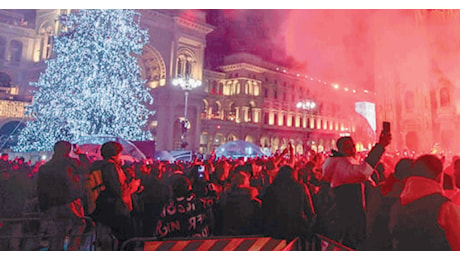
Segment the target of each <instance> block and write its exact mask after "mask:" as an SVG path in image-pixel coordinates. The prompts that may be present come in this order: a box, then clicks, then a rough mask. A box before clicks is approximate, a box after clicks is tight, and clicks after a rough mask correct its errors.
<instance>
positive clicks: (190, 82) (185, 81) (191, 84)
mask: <svg viewBox="0 0 460 260" xmlns="http://www.w3.org/2000/svg"><path fill="white" fill-rule="evenodd" d="M172 84H173V85H174V86H180V87H181V88H182V90H183V91H184V92H185V106H184V119H183V120H181V125H182V135H181V147H182V148H185V147H186V146H187V144H188V143H187V129H188V127H189V125H190V122H189V121H188V120H187V107H188V94H189V92H190V90H192V89H195V88H197V87H199V86H201V81H200V80H196V79H193V78H190V77H185V78H183V77H178V78H174V79H173V80H172Z"/></svg>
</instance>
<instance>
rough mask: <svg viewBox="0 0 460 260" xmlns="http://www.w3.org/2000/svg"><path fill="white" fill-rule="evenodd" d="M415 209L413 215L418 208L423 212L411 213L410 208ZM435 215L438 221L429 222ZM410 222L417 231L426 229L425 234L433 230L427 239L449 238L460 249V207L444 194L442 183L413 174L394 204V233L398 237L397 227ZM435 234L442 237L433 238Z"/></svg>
mask: <svg viewBox="0 0 460 260" xmlns="http://www.w3.org/2000/svg"><path fill="white" fill-rule="evenodd" d="M411 209H412V211H409V212H412V214H413V212H414V211H413V210H414V209H417V210H418V212H420V213H419V214H417V215H414V214H413V215H407V212H408V210H411ZM436 211H438V213H436ZM432 215H433V216H434V219H435V220H434V221H431V220H430V221H428V220H429V218H430V216H432ZM407 218H410V219H407ZM408 222H409V223H410V225H411V226H412V227H415V228H416V229H415V230H412V231H413V232H419V231H423V232H425V233H424V234H428V233H427V232H432V233H429V234H430V237H427V238H426V239H433V240H434V241H443V240H445V241H446V242H447V243H448V245H449V246H450V249H451V250H454V251H458V250H460V209H459V208H458V207H457V206H456V205H455V204H454V203H453V202H452V201H450V200H449V199H448V198H446V197H445V196H444V193H443V189H442V187H441V184H440V183H439V182H436V181H434V180H431V179H428V178H424V177H420V176H411V177H409V178H408V179H407V181H406V184H405V187H404V189H403V191H402V193H401V195H400V199H399V201H398V202H396V204H395V205H394V206H393V208H392V211H391V215H390V225H389V227H390V230H391V231H392V233H393V236H395V234H394V233H395V230H397V229H398V228H400V227H401V225H406V224H402V223H408ZM433 222H436V223H433ZM403 228H406V227H403ZM405 230H407V229H405ZM404 235H407V234H404ZM432 235H437V236H438V237H431V236H432ZM396 236H398V235H396ZM418 238H420V236H419V237H418ZM418 238H417V239H418ZM431 244H432V243H431ZM415 246H417V245H415ZM430 249H431V245H430V247H424V248H420V249H414V250H430ZM408 250H412V249H408ZM435 250H436V249H435ZM441 250H442V249H441Z"/></svg>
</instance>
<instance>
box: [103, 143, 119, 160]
mask: <svg viewBox="0 0 460 260" xmlns="http://www.w3.org/2000/svg"><path fill="white" fill-rule="evenodd" d="M121 151H123V146H121V144H120V143H118V142H113V141H110V142H106V143H104V144H103V145H102V147H101V156H102V158H104V159H105V160H108V159H110V158H112V157H114V156H116V155H118V154H119V153H121Z"/></svg>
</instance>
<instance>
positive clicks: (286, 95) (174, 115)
mask: <svg viewBox="0 0 460 260" xmlns="http://www.w3.org/2000/svg"><path fill="white" fill-rule="evenodd" d="M69 11H70V10H35V12H34V13H33V14H34V15H33V17H34V19H33V20H32V21H27V20H26V19H25V17H26V15H24V14H20V13H17V12H12V11H9V10H0V76H1V77H0V85H2V86H0V91H1V94H2V96H1V97H0V98H1V100H0V101H1V102H0V132H1V129H3V130H4V131H3V132H2V134H3V135H4V136H6V137H5V138H7V136H8V134H9V133H11V128H19V127H16V126H18V123H20V124H23V122H24V120H27V119H25V118H24V106H25V105H26V104H28V103H29V102H31V100H32V94H31V92H30V90H31V87H30V86H29V82H34V81H36V80H37V79H38V77H39V73H40V72H43V71H44V70H45V64H44V60H46V59H48V58H50V57H51V54H52V37H51V36H52V35H55V34H56V33H57V32H58V31H59V23H58V22H57V20H56V18H57V16H58V15H59V14H60V13H63V12H69ZM138 11H139V12H140V13H141V26H142V27H143V28H146V29H148V32H149V34H150V41H149V43H148V44H147V45H146V46H145V47H144V51H143V54H142V56H141V57H139V65H140V66H141V68H142V76H143V78H144V79H146V82H147V83H146V87H148V88H149V89H150V91H151V94H152V96H153V97H154V102H153V104H152V105H151V106H150V107H149V109H151V110H154V111H155V115H154V116H153V118H152V119H151V120H150V122H149V123H148V126H147V127H148V129H149V130H150V131H151V132H152V134H153V136H154V139H155V142H156V149H157V150H175V149H179V148H180V144H181V139H180V136H181V131H182V125H181V123H180V122H181V120H183V119H184V113H185V112H187V119H188V120H189V122H190V124H189V126H188V130H187V142H188V146H187V147H186V149H188V150H193V151H196V152H200V153H209V152H210V151H212V150H213V149H214V148H216V147H217V146H219V145H220V144H223V143H225V142H228V141H231V140H236V139H239V140H246V141H249V142H252V143H254V144H257V145H260V146H261V147H263V148H264V149H267V150H269V151H271V152H275V151H276V150H281V149H284V148H285V147H286V146H287V145H288V143H289V142H292V143H293V144H294V146H295V150H296V151H297V152H298V153H304V152H305V151H306V150H307V149H314V150H316V151H323V150H328V149H331V148H335V140H336V139H337V138H338V137H339V136H341V135H352V136H354V137H355V140H356V141H357V143H358V149H359V150H363V149H368V148H369V147H370V146H371V145H372V144H373V143H374V142H375V129H374V130H373V129H371V127H370V124H369V123H368V122H367V121H366V120H365V119H364V117H363V116H361V115H359V114H358V113H356V111H355V104H356V102H361V101H366V102H371V103H373V102H374V98H375V95H374V93H372V92H370V91H362V90H359V91H358V90H355V89H351V88H350V89H348V88H344V87H340V89H339V84H335V83H332V82H326V81H322V80H321V79H317V78H314V77H311V76H306V75H301V74H299V73H295V72H291V71H290V70H289V68H281V67H279V66H277V65H276V64H272V63H270V62H267V61H264V60H263V59H261V58H260V57H257V56H254V55H252V54H248V53H235V54H232V55H229V56H227V57H226V58H225V59H224V63H223V64H222V65H221V66H219V67H217V68H205V67H204V59H205V57H204V55H205V54H204V53H205V48H206V36H207V35H208V34H209V33H212V31H213V30H214V29H215V28H214V27H213V26H212V25H210V24H207V23H206V14H205V12H204V11H200V10H172V9H171V10H138ZM27 17H30V15H29V16H27ZM181 77H182V78H185V77H187V78H193V79H195V80H200V81H201V82H202V85H201V86H200V87H198V88H196V89H193V90H191V91H190V92H189V96H188V100H187V105H186V103H185V92H184V90H182V89H181V88H180V87H178V86H175V85H173V84H172V81H173V79H176V78H181ZM299 102H304V104H307V103H306V102H309V103H308V104H309V105H307V106H305V105H304V106H303V107H300V106H299V107H298V106H297V104H298V103H299ZM313 104H314V105H313ZM185 110H186V111H185ZM4 111H10V112H4ZM8 124H9V126H8V127H6V126H7V125H8ZM13 130H14V129H13Z"/></svg>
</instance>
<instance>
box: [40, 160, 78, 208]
mask: <svg viewBox="0 0 460 260" xmlns="http://www.w3.org/2000/svg"><path fill="white" fill-rule="evenodd" d="M79 167H80V162H79V161H78V160H77V159H74V158H70V157H61V158H55V157H53V158H52V159H51V160H50V161H48V162H46V163H45V164H43V165H42V166H40V169H39V171H38V181H37V185H38V203H39V206H40V210H41V211H46V210H48V209H49V208H51V207H54V206H61V205H65V204H69V203H71V202H73V201H75V200H76V199H81V197H82V195H83V193H82V189H81V187H80V183H79V181H78V177H77V176H78V175H79V174H80V168H79Z"/></svg>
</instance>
